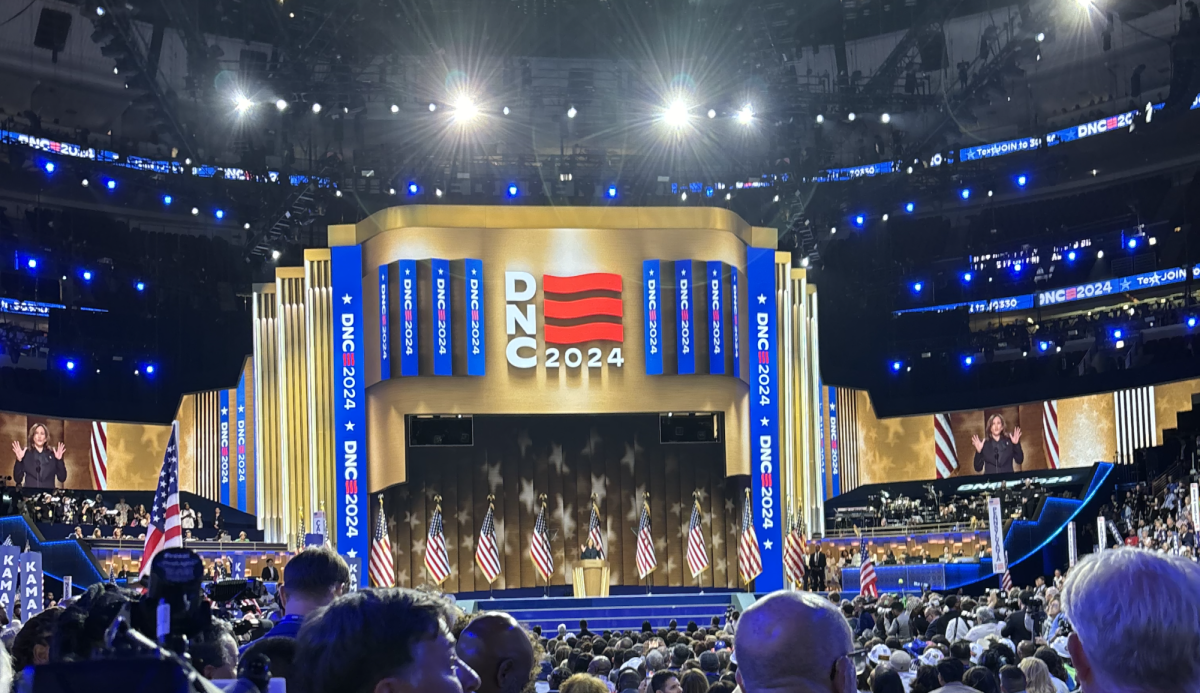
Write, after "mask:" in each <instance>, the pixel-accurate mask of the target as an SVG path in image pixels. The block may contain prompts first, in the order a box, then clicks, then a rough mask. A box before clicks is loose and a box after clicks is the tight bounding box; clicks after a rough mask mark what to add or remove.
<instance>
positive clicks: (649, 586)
mask: <svg viewBox="0 0 1200 693" xmlns="http://www.w3.org/2000/svg"><path fill="white" fill-rule="evenodd" d="M646 594H647V595H651V594H654V571H653V570H651V571H650V574H649V575H647V576H646Z"/></svg>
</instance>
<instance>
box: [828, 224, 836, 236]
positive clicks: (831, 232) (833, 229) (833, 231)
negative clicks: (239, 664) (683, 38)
mask: <svg viewBox="0 0 1200 693" xmlns="http://www.w3.org/2000/svg"><path fill="white" fill-rule="evenodd" d="M835 233H837V227H836V226H830V227H829V235H830V236H832V235H833V234H835Z"/></svg>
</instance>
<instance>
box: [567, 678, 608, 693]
mask: <svg viewBox="0 0 1200 693" xmlns="http://www.w3.org/2000/svg"><path fill="white" fill-rule="evenodd" d="M559 690H560V691H562V693H609V691H608V687H607V686H605V685H604V683H603V682H602V681H601V680H600V679H598V678H596V677H595V676H589V675H588V674H575V675H574V676H572V677H571V678H569V679H567V680H566V681H563V683H562V688H560V689H559Z"/></svg>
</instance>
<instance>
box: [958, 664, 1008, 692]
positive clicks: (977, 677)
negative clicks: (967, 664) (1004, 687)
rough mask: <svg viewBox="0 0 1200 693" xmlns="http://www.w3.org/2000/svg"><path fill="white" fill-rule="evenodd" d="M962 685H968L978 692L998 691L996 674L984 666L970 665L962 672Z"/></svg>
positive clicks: (998, 685)
mask: <svg viewBox="0 0 1200 693" xmlns="http://www.w3.org/2000/svg"><path fill="white" fill-rule="evenodd" d="M962 682H963V685H965V686H970V687H971V688H974V689H975V690H977V691H979V693H1000V684H999V682H997V681H996V675H995V674H993V673H992V672H991V670H989V669H987V668H986V667H971V668H970V669H967V671H966V673H964V674H963V680H962Z"/></svg>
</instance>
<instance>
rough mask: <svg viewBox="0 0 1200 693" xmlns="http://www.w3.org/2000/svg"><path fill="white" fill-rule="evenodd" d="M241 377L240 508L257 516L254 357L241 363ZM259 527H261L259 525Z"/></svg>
mask: <svg viewBox="0 0 1200 693" xmlns="http://www.w3.org/2000/svg"><path fill="white" fill-rule="evenodd" d="M242 378H244V379H245V381H246V388H245V391H246V393H245V401H243V402H238V406H239V407H245V411H244V412H243V413H242V416H243V417H244V418H245V420H246V507H245V508H242V509H243V510H245V511H246V512H248V513H250V514H252V515H255V516H257V515H258V498H257V493H256V491H255V489H256V488H257V485H258V472H257V471H256V470H257V468H256V467H255V462H257V460H258V458H257V457H256V454H257V451H256V450H255V447H254V432H255V429H256V427H255V422H254V409H255V406H254V395H255V394H256V393H257V392H258V386H257V383H255V382H254V358H253V356H251V357H249V358H247V359H246V360H245V361H244V362H243V363H242ZM260 529H261V527H260Z"/></svg>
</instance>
